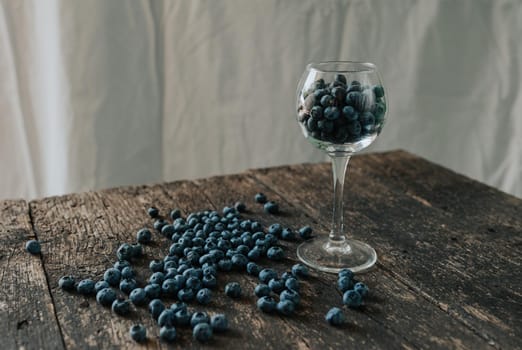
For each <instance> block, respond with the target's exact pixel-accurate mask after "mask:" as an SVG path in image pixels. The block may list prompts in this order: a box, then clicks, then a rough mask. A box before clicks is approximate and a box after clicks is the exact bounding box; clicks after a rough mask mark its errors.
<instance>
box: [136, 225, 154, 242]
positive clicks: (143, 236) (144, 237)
mask: <svg viewBox="0 0 522 350" xmlns="http://www.w3.org/2000/svg"><path fill="white" fill-rule="evenodd" d="M136 239H137V240H138V242H139V243H143V244H147V243H150V241H152V234H151V232H150V230H149V229H146V228H142V229H141V230H139V231H138V233H136Z"/></svg>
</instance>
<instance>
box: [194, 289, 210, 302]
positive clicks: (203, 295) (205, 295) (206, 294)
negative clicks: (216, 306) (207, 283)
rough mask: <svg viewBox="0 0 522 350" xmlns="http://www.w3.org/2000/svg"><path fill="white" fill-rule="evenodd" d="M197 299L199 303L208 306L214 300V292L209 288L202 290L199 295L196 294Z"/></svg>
mask: <svg viewBox="0 0 522 350" xmlns="http://www.w3.org/2000/svg"><path fill="white" fill-rule="evenodd" d="M196 299H197V301H198V303H200V304H203V305H206V304H208V303H210V300H211V299H212V291H211V290H210V289H208V288H203V289H200V290H199V292H198V294H196Z"/></svg>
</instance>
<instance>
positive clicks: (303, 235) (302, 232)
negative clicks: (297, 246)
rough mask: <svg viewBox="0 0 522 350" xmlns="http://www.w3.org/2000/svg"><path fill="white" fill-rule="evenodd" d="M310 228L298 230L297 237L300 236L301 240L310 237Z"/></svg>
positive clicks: (304, 227) (305, 227)
mask: <svg viewBox="0 0 522 350" xmlns="http://www.w3.org/2000/svg"><path fill="white" fill-rule="evenodd" d="M312 232H313V230H312V228H311V227H310V226H303V227H301V228H300V229H299V236H301V238H302V239H309V238H310V237H312Z"/></svg>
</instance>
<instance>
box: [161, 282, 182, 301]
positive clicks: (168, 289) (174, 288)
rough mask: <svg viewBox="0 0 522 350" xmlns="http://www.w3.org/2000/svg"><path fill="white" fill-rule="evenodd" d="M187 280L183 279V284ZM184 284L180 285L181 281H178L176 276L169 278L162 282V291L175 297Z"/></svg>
mask: <svg viewBox="0 0 522 350" xmlns="http://www.w3.org/2000/svg"><path fill="white" fill-rule="evenodd" d="M184 283H185V281H183V284H184ZM183 284H182V285H180V283H179V281H176V280H175V279H174V278H169V279H166V280H165V281H163V283H162V284H161V293H162V294H163V295H165V296H168V297H173V296H175V295H177V294H178V291H179V290H180V289H181V288H182V287H183Z"/></svg>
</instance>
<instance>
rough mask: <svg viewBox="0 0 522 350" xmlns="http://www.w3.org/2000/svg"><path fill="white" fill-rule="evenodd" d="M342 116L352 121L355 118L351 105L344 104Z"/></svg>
mask: <svg viewBox="0 0 522 350" xmlns="http://www.w3.org/2000/svg"><path fill="white" fill-rule="evenodd" d="M343 117H345V118H346V119H347V120H348V121H350V122H353V121H355V120H357V118H358V115H357V113H356V112H355V109H353V107H352V106H344V108H343Z"/></svg>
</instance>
